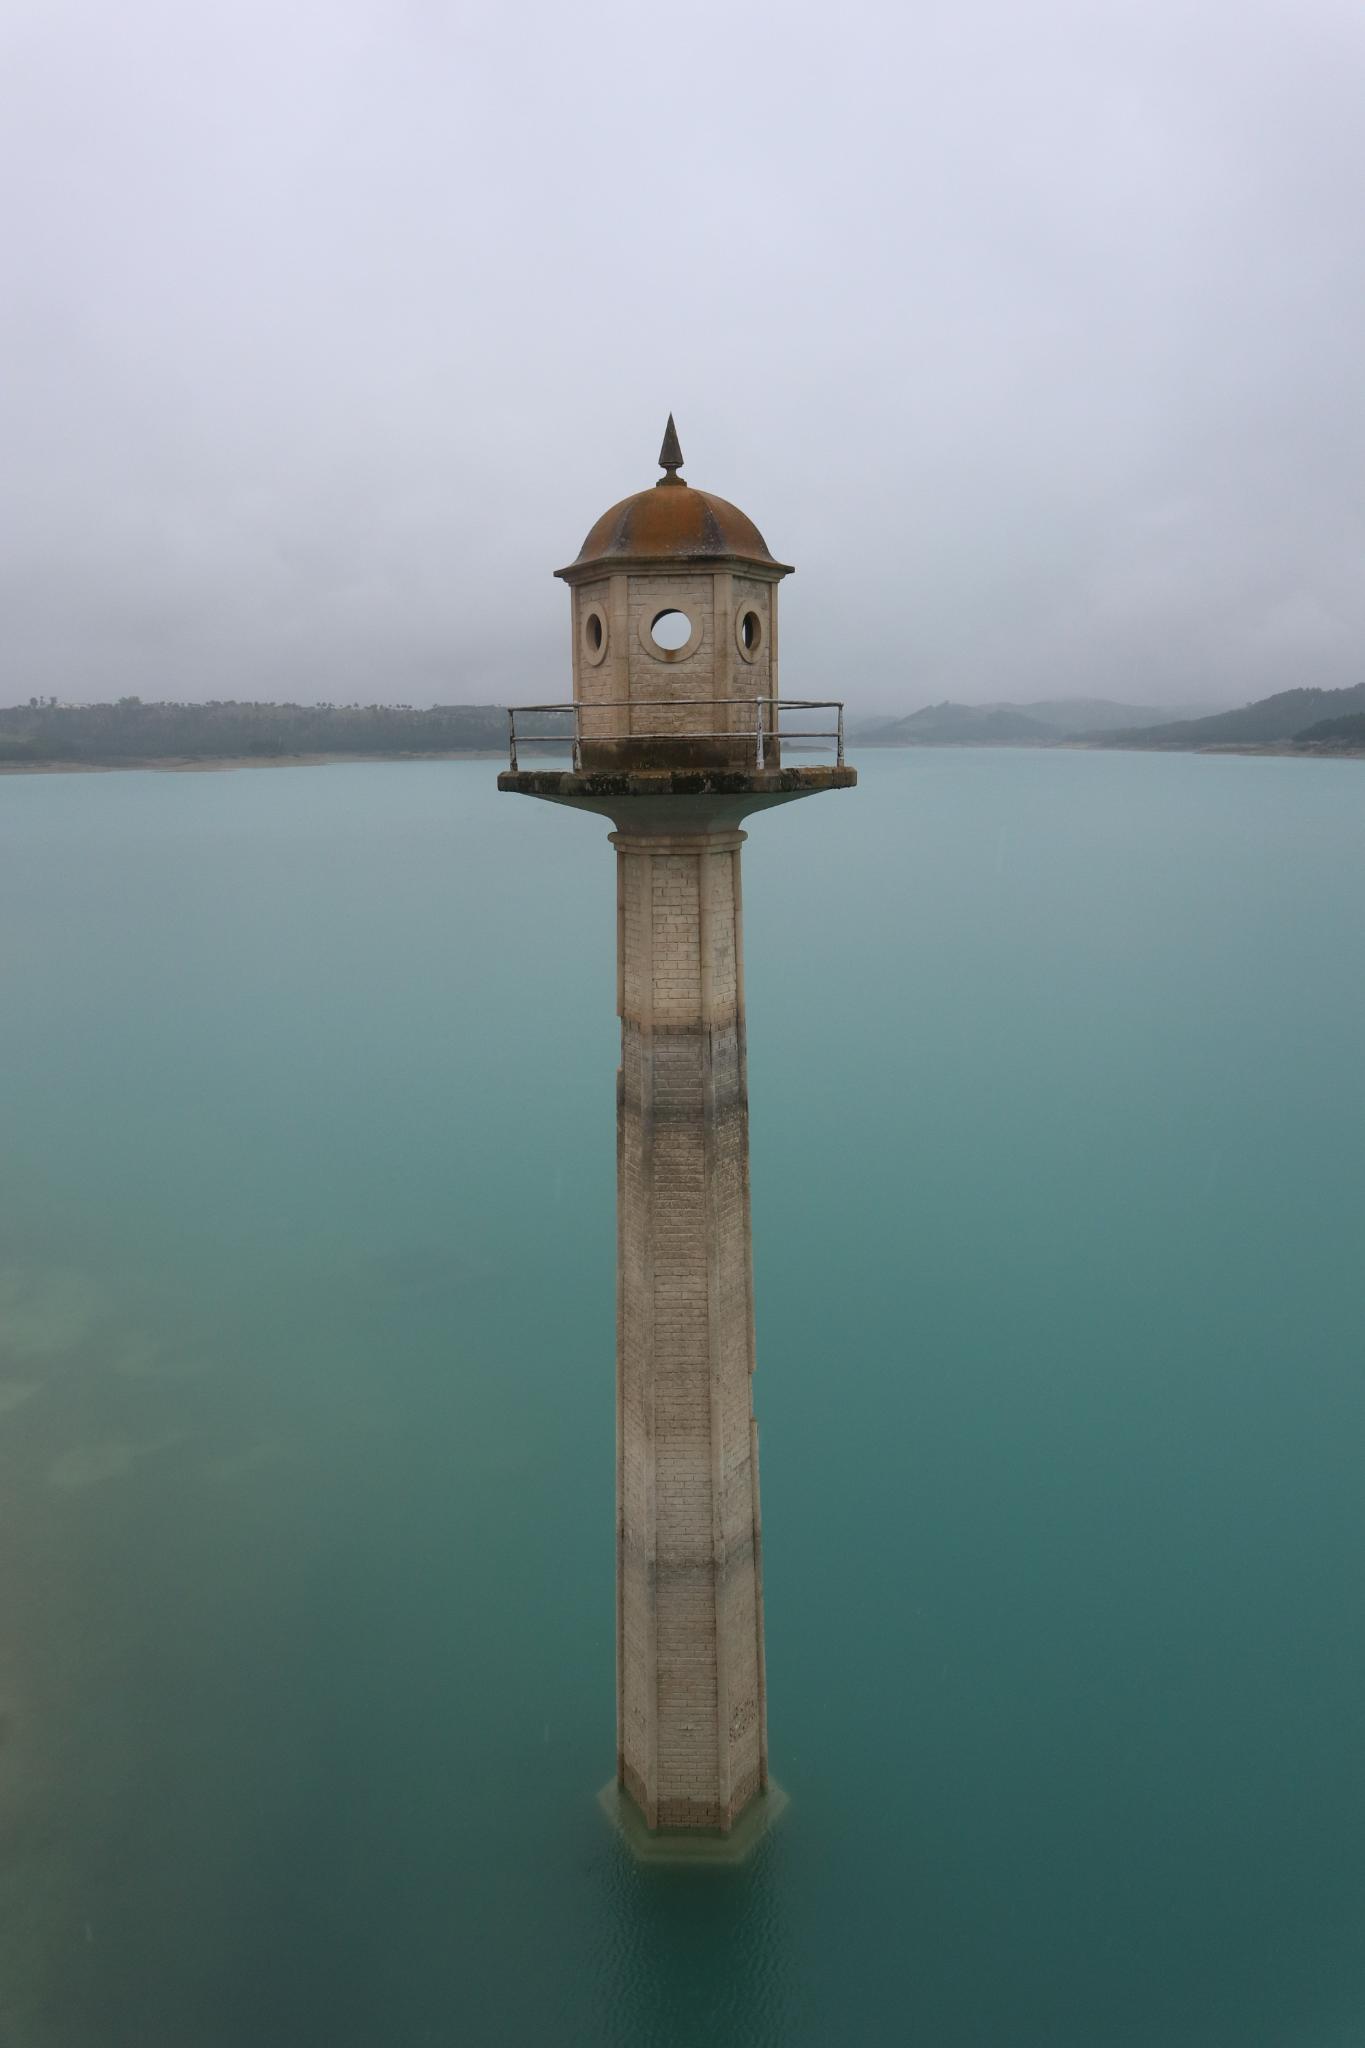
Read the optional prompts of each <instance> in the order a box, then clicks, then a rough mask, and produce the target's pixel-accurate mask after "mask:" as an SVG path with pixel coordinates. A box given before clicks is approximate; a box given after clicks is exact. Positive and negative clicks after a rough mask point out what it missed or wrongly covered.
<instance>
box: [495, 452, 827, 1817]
mask: <svg viewBox="0 0 1365 2048" xmlns="http://www.w3.org/2000/svg"><path fill="white" fill-rule="evenodd" d="M682 460H683V458H682V451H681V449H680V448H679V446H678V439H677V435H676V433H675V431H674V427H673V422H672V420H671V419H670V420H669V422H668V431H667V433H666V434H665V436H664V444H663V448H662V449H661V451H660V455H659V462H660V466H661V468H662V469H663V471H664V475H663V476H662V477H661V478H660V479H659V481H658V483H657V484H656V485H655V486H654V487H653V488H652V489H646V490H643V491H639V492H637V493H636V494H635V496H634V497H631V498H626V499H624V500H623V501H622V502H621V503H620V504H619V505H614V506H613V507H612V508H611V510H610V511H608V512H605V513H604V514H603V515H602V517H601V518H600V519H599V520H598V521H597V524H596V525H595V526H594V527H593V528H592V531H591V532H590V533H589V535H588V537H587V539H586V540H585V541H584V543H583V546H582V548H581V550H580V551H579V555H578V558H577V560H576V561H574V562H573V563H572V564H571V565H570V566H569V567H568V568H567V569H561V570H559V571H558V574H559V575H560V576H562V577H563V578H564V580H565V582H566V583H568V585H569V586H570V595H571V600H572V615H573V684H574V689H573V704H572V705H571V706H562V707H555V706H541V707H531V709H530V712H529V715H528V712H526V711H522V712H521V713H519V714H515V713H514V714H513V717H512V758H511V768H510V770H509V771H508V772H507V773H506V774H503V775H500V776H499V778H498V787H499V788H500V789H504V790H510V791H514V792H517V793H519V794H522V795H526V796H538V797H544V798H547V799H549V800H550V801H551V802H554V803H562V804H570V805H573V806H575V807H576V808H578V809H581V810H589V811H596V812H599V813H601V814H602V815H603V816H606V817H609V818H610V819H611V820H612V821H613V823H614V825H615V827H616V830H615V831H614V832H613V833H612V835H611V838H612V841H613V844H614V845H615V847H616V854H617V862H616V867H617V1008H618V1010H619V1013H620V1017H621V1067H620V1072H619V1075H618V1083H617V1409H616V1412H617V1453H616V1455H617V1467H616V1471H617V1478H616V1516H617V1774H618V1779H619V1782H620V1784H621V1786H622V1788H623V1789H624V1790H625V1791H626V1792H627V1793H628V1794H629V1795H630V1797H631V1798H632V1799H633V1800H634V1801H635V1802H636V1804H637V1805H638V1807H639V1809H640V1811H641V1813H642V1814H643V1816H644V1818H645V1821H646V1822H647V1824H648V1826H649V1827H651V1828H687V1829H710V1830H717V1829H718V1830H720V1831H721V1832H728V1831H729V1829H730V1827H731V1826H732V1824H733V1822H734V1821H735V1819H736V1818H737V1817H738V1815H739V1814H740V1813H741V1812H742V1811H743V1810H744V1809H745V1807H746V1806H748V1804H749V1802H750V1801H751V1800H752V1799H754V1798H755V1797H756V1796H757V1795H759V1794H761V1793H762V1792H764V1791H765V1790H766V1789H767V1783H768V1744H767V1714H766V1695H765V1680H764V1665H763V1567H762V1544H761V1525H760V1516H759V1496H758V1438H757V1432H756V1429H755V1425H754V1419H753V1401H752V1394H751V1375H752V1372H753V1365H754V1310H753V1265H752V1254H751V1243H750V1229H749V1111H748V1084H747V1074H746V1066H745V1033H744V959H743V939H742V921H741V907H740V904H741V899H740V847H741V846H742V844H743V842H744V839H745V836H746V835H745V834H744V833H743V832H741V831H740V829H739V826H740V821H741V820H742V819H743V818H745V817H747V816H749V815H750V814H751V813H753V812H756V811H762V810H767V809H769V808H770V807H771V806H772V805H774V804H781V803H790V802H792V801H793V800H794V799H795V798H797V797H801V796H810V795H814V794H815V793H817V792H818V791H820V790H825V789H848V788H851V787H852V786H853V785H854V784H855V783H856V781H857V776H856V774H855V773H854V771H853V770H852V769H851V768H847V767H845V766H844V762H843V731H842V724H843V720H842V709H841V707H840V706H838V705H835V704H826V705H813V704H801V705H797V704H794V703H792V702H791V701H790V700H784V699H780V698H779V695H778V676H777V645H778V635H777V594H778V591H777V587H778V584H779V583H780V582H781V580H782V578H783V577H784V576H787V575H789V574H790V573H791V571H790V569H789V568H787V567H786V566H785V565H784V564H782V563H780V562H776V561H774V560H773V558H772V556H771V555H770V554H769V552H768V549H767V546H766V544H765V542H764V540H763V536H762V535H761V534H760V533H759V531H758V529H757V527H755V526H754V525H753V523H752V522H751V521H750V520H749V519H747V518H746V517H745V516H744V514H743V513H742V512H740V511H739V510H738V509H737V508H736V507H735V506H733V505H730V504H727V503H726V501H725V500H724V499H723V498H716V497H713V496H711V495H710V494H709V493H708V492H705V491H698V490H693V489H692V488H691V487H690V486H689V485H688V484H687V483H685V482H684V480H683V479H682V477H680V476H679V475H678V473H677V472H678V470H679V468H680V467H681V465H682ZM783 713H786V714H787V716H788V720H789V723H788V725H787V727H786V728H784V727H783V725H782V723H781V714H783ZM819 713H826V714H828V715H827V716H825V717H823V718H821V717H818V716H816V715H814V714H819ZM556 714H558V715H559V718H558V719H557V717H556ZM518 716H520V719H521V726H520V729H518V725H517V718H518ZM793 720H794V721H795V723H796V724H797V725H798V726H799V727H801V728H803V729H804V730H805V732H806V733H807V735H808V736H809V737H811V738H812V739H813V738H815V736H816V735H817V734H818V736H819V738H820V740H821V742H822V743H823V744H824V745H826V746H832V748H833V750H834V754H835V762H834V765H833V766H829V765H819V766H816V765H809V766H799V767H797V766H789V765H784V763H783V759H782V747H783V740H784V736H785V738H786V740H787V743H788V752H789V753H790V749H791V741H792V738H793V732H792V721H793ZM566 726H568V727H571V737H569V738H565V739H562V740H561V741H560V742H559V743H560V744H561V745H565V746H567V747H568V748H569V749H570V765H569V767H568V768H567V769H555V770H546V769H522V768H521V767H520V765H519V762H518V754H517V749H518V744H519V743H520V744H521V745H522V746H523V747H524V746H526V745H527V743H528V741H529V740H533V739H534V738H535V737H536V735H538V734H539V735H545V734H547V733H548V732H550V731H551V730H552V729H553V730H554V731H555V732H556V733H559V732H563V731H564V729H565V727H566Z"/></svg>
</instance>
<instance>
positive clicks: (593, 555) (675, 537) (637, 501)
mask: <svg viewBox="0 0 1365 2048" xmlns="http://www.w3.org/2000/svg"><path fill="white" fill-rule="evenodd" d="M682 459H683V456H682V450H681V448H680V447H679V446H678V436H677V433H676V430H675V429H674V426H673V416H672V414H671V413H670V414H669V418H668V431H667V433H666V434H665V435H664V445H663V448H662V449H661V451H660V454H659V463H660V466H661V467H662V468H663V469H664V471H665V472H666V473H665V475H663V476H661V477H660V479H659V481H658V483H657V484H655V485H654V486H653V488H652V489H650V490H646V491H637V492H636V493H635V495H634V497H633V498H622V500H621V502H620V504H619V505H613V506H612V507H611V509H610V511H608V512H604V513H603V514H602V517H601V518H600V519H599V520H598V522H597V524H596V525H595V526H594V527H593V528H592V531H591V532H590V533H589V535H588V537H587V539H586V540H585V541H584V543H583V545H582V547H581V548H580V549H579V550H578V555H577V559H576V560H575V561H573V562H571V563H570V565H569V568H568V569H558V570H556V571H555V573H556V575H558V576H566V575H570V574H573V573H574V572H576V571H578V570H580V569H585V568H587V567H588V566H589V565H590V564H593V563H597V562H603V563H608V564H610V563H612V562H626V561H654V562H679V563H682V562H695V561H707V560H728V561H742V562H761V563H764V564H765V565H768V566H770V567H772V568H774V569H777V570H779V571H780V572H781V573H782V574H784V575H786V574H789V573H790V572H789V570H788V568H787V565H786V564H785V563H782V562H775V561H774V560H773V557H772V556H771V555H770V554H769V552H768V544H767V542H766V541H765V540H764V538H763V536H762V534H761V533H760V532H759V530H758V528H757V527H756V526H755V525H754V522H753V520H752V519H750V518H748V517H747V516H746V515H745V514H744V513H743V512H741V511H740V509H739V507H738V506H737V505H732V504H730V503H729V501H728V500H727V499H725V498H717V497H716V496H714V494H713V493H712V492H710V491H696V490H693V489H692V487H691V485H690V484H688V483H686V482H684V480H683V478H682V477H680V476H678V475H677V473H676V472H677V470H678V468H679V467H680V465H681V463H682Z"/></svg>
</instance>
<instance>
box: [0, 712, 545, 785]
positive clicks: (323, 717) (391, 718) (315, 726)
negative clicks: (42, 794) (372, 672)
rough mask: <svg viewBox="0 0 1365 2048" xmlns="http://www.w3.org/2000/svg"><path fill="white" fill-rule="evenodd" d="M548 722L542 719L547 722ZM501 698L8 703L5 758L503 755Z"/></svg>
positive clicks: (0, 759)
mask: <svg viewBox="0 0 1365 2048" xmlns="http://www.w3.org/2000/svg"><path fill="white" fill-rule="evenodd" d="M548 724H549V721H548V720H544V721H542V725H543V726H545V725H548ZM506 745H507V713H506V712H505V711H504V710H502V709H501V708H500V707H499V706H498V705H496V704H437V705H433V706H432V707H431V708H430V709H422V710H419V709H416V708H414V706H412V705H410V704H250V703H238V702H223V703H214V704H144V703H143V702H142V701H141V699H140V698H138V697H123V698H120V700H119V701H118V703H116V704H56V703H51V702H39V701H35V702H33V703H30V704H16V705H12V706H11V707H10V708H9V709H8V710H5V709H0V766H3V765H4V764H5V763H9V764H11V765H14V766H19V765H27V764H32V765H33V766H35V767H42V766H47V765H53V766H60V765H61V764H62V763H63V762H70V763H72V764H73V765H76V766H88V767H101V768H103V767H117V766H119V764H120V763H123V762H133V761H223V760H257V761H271V760H288V759H290V758H291V757H292V756H294V755H298V754H367V755H374V754H453V753H482V752H488V753H501V752H503V751H504V750H505V748H506Z"/></svg>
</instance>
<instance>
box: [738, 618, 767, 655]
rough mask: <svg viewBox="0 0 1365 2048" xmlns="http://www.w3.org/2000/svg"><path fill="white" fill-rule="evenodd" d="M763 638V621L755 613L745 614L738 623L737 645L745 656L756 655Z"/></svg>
mask: <svg viewBox="0 0 1365 2048" xmlns="http://www.w3.org/2000/svg"><path fill="white" fill-rule="evenodd" d="M762 638H763V621H762V619H760V617H759V616H758V613H757V612H745V613H744V615H743V617H742V618H741V619H740V622H739V644H740V646H741V647H742V648H743V649H744V652H745V653H746V654H757V653H758V648H759V642H760V641H761V640H762Z"/></svg>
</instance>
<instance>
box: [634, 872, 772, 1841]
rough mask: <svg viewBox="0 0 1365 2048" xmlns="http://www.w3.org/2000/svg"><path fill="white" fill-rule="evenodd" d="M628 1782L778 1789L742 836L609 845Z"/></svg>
mask: <svg viewBox="0 0 1365 2048" xmlns="http://www.w3.org/2000/svg"><path fill="white" fill-rule="evenodd" d="M613 836H614V839H615V843H616V847H617V861H618V877H619V926H618V931H619V955H620V957H619V995H620V1011H621V1070H620V1077H619V1097H618V1104H619V1132H618V1224H619V1247H618V1250H619V1271H618V1283H617V1284H618V1316H619V1321H618V1360H617V1376H618V1383H617V1394H618V1406H617V1418H618V1440H617V1488H618V1495H617V1542H618V1600H619V1611H618V1674H617V1679H618V1743H619V1758H618V1770H619V1777H620V1782H621V1784H622V1785H623V1786H624V1787H625V1789H626V1790H627V1791H628V1792H629V1793H630V1794H631V1796H632V1797H633V1798H634V1799H635V1800H636V1802H637V1803H638V1805H639V1806H640V1808H641V1811H642V1812H643V1814H644V1816H645V1819H646V1821H647V1822H648V1824H649V1826H651V1827H704V1828H720V1829H726V1828H728V1827H729V1826H730V1825H731V1824H732V1822H733V1820H734V1818H735V1816H736V1815H737V1814H738V1813H740V1812H741V1811H742V1810H743V1808H744V1807H745V1805H747V1803H748V1801H749V1800H750V1799H751V1798H752V1797H753V1796H754V1794H755V1793H756V1792H757V1791H759V1790H761V1789H762V1788H763V1787H764V1785H765V1784H766V1782H767V1739H766V1725H765V1723H766V1716H765V1702H764V1676H763V1596H762V1561H761V1558H762V1553H761V1531H760V1526H759V1506H758V1451H757V1435H756V1431H755V1428H754V1422H753V1409H752V1403H751V1399H750V1383H751V1373H752V1369H753V1329H754V1325H753V1291H752V1290H753V1282H752V1260H751V1249H750V1235H749V1171H748V1167H749V1161H748V1100H747V1089H746V1081H745V1057H744V1001H743V967H742V940H741V930H740V878H739V862H740V851H739V849H740V843H741V840H742V837H743V835H742V834H740V833H738V832H713V833H707V834H698V835H695V836H693V837H691V838H688V837H686V836H677V837H672V838H659V837H655V838H651V837H635V836H632V835H628V834H624V833H617V834H614V835H613Z"/></svg>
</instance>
